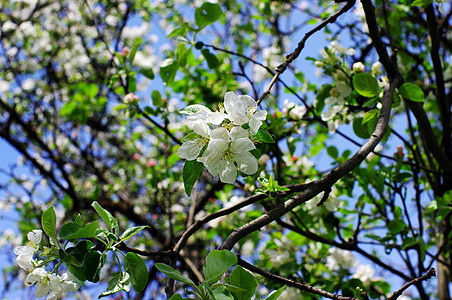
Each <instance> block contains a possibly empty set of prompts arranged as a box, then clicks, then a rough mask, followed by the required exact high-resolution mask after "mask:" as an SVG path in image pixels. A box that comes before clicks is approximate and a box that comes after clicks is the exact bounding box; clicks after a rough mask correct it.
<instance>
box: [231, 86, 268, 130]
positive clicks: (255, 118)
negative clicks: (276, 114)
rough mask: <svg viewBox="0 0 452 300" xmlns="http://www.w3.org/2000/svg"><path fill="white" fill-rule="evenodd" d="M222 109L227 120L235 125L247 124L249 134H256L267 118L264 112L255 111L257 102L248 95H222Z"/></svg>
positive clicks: (232, 93)
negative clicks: (225, 113) (226, 114)
mask: <svg viewBox="0 0 452 300" xmlns="http://www.w3.org/2000/svg"><path fill="white" fill-rule="evenodd" d="M224 107H225V109H226V112H227V113H228V116H227V118H228V119H229V120H231V121H232V122H233V123H234V124H235V125H239V126H240V125H243V124H246V123H248V122H249V126H250V132H251V134H253V135H254V134H256V133H257V131H258V129H259V127H260V126H261V125H262V122H263V121H264V120H265V119H266V117H267V112H266V111H265V110H259V111H256V110H257V102H256V101H255V100H254V99H253V98H251V97H250V96H248V95H241V96H237V95H236V94H235V93H234V92H227V93H226V94H225V95H224Z"/></svg>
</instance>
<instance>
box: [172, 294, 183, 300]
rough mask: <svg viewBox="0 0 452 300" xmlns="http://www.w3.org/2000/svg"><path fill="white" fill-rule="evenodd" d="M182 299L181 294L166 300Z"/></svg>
mask: <svg viewBox="0 0 452 300" xmlns="http://www.w3.org/2000/svg"><path fill="white" fill-rule="evenodd" d="M183 299H184V298H182V296H181V294H174V295H173V296H172V297H171V298H169V299H168V300H183Z"/></svg>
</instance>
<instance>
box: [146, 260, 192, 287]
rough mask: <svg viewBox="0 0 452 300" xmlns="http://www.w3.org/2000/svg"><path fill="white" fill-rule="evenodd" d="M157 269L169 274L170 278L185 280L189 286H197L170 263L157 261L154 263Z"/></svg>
mask: <svg viewBox="0 0 452 300" xmlns="http://www.w3.org/2000/svg"><path fill="white" fill-rule="evenodd" d="M154 266H155V267H156V268H157V270H159V271H160V272H162V273H163V274H165V275H166V276H168V277H169V278H172V279H174V280H178V281H180V282H183V283H185V284H188V285H189V286H191V287H193V288H195V286H196V285H195V283H194V282H193V281H192V280H191V279H190V278H188V277H185V276H184V275H183V274H182V273H181V272H179V271H177V270H174V269H173V268H171V267H170V266H168V265H165V264H163V263H155V265H154Z"/></svg>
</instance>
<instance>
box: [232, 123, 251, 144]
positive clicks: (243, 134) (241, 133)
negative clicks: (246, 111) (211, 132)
mask: <svg viewBox="0 0 452 300" xmlns="http://www.w3.org/2000/svg"><path fill="white" fill-rule="evenodd" d="M230 135H231V139H232V140H233V141H234V140H238V139H241V138H248V135H249V134H248V131H246V130H245V129H243V128H242V127H240V126H235V127H234V128H232V129H231V133H230Z"/></svg>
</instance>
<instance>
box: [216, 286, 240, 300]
mask: <svg viewBox="0 0 452 300" xmlns="http://www.w3.org/2000/svg"><path fill="white" fill-rule="evenodd" d="M213 294H214V297H215V299H216V300H235V298H234V297H233V296H232V295H231V293H230V292H229V290H228V289H227V288H226V286H220V287H219V288H217V289H215V290H213Z"/></svg>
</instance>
